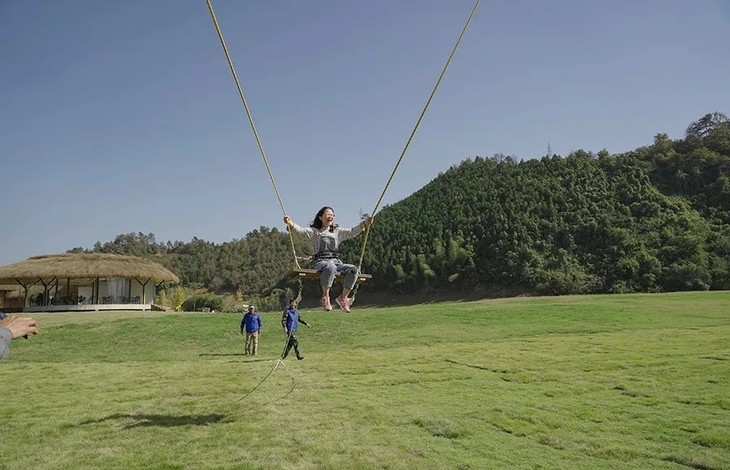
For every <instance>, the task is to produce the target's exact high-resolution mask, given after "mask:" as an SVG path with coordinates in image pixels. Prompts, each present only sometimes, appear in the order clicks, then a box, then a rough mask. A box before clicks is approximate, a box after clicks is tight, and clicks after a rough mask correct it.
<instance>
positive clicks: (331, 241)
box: [284, 206, 373, 312]
mask: <svg viewBox="0 0 730 470" xmlns="http://www.w3.org/2000/svg"><path fill="white" fill-rule="evenodd" d="M334 221H335V211H334V210H333V209H332V208H331V207H328V206H325V207H323V208H321V209H320V210H319V212H317V215H316V216H315V217H314V220H313V221H312V223H311V224H310V225H309V227H301V226H299V225H297V224H295V223H294V221H293V220H291V218H289V216H284V223H285V224H286V226H287V228H288V229H289V230H294V231H295V232H298V233H303V234H304V235H306V237H307V238H309V239H310V240H311V242H312V248H314V266H313V268H314V270H315V271H318V272H320V273H322V278H321V284H322V299H321V300H320V303H321V305H322V308H323V309H324V310H325V311H327V312H329V311H330V310H332V304H330V288H331V287H332V284H333V283H334V282H335V276H336V275H337V274H344V275H345V280H344V281H343V282H342V294H340V296H339V297H337V298H336V299H335V302H337V305H339V307H340V308H341V309H342V310H343V311H344V312H349V311H350V301H349V300H348V299H347V296H348V295H349V294H350V292H351V291H352V289H353V287H355V283H356V282H357V275H358V274H359V273H358V272H357V267H356V266H355V265H353V264H345V263H343V262H342V260H340V258H339V254H338V252H337V247H338V246H339V244H340V242H342V241H344V240H348V239H350V238H353V237H355V236H357V235H358V234H359V233H360V232H362V231H363V229H364V228H365V227H366V226H368V225H370V224H371V223H372V222H373V218H372V217H368V218H366V219H365V220H363V221H362V222H361V223H360V224H358V225H357V226H355V227H353V228H340V227H339V226H338V225H337V224H335V223H334Z"/></svg>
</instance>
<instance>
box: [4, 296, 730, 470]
mask: <svg viewBox="0 0 730 470" xmlns="http://www.w3.org/2000/svg"><path fill="white" fill-rule="evenodd" d="M357 307H358V306H357V305H356V306H355V309H354V310H353V313H352V314H349V315H348V314H343V313H340V312H332V313H325V312H320V311H310V310H305V311H303V312H302V316H303V317H304V318H305V319H306V320H307V321H308V322H309V323H310V324H311V325H312V328H311V329H306V328H304V329H303V331H301V334H300V344H301V348H302V352H303V354H304V355H305V356H306V358H305V360H303V361H296V360H295V359H294V358H293V357H291V356H290V358H289V359H287V360H286V361H284V362H282V363H281V364H280V365H279V367H278V368H276V370H274V371H273V373H271V375H270V376H269V377H268V378H267V379H266V380H264V381H263V382H261V381H262V379H264V377H265V376H266V375H267V374H268V373H269V372H270V371H271V370H272V368H273V367H274V366H275V365H276V358H277V357H278V355H279V353H280V351H281V348H282V346H283V342H284V339H285V337H284V334H283V332H282V331H281V327H280V324H279V320H280V313H278V312H272V313H264V314H263V315H262V317H263V321H264V332H263V333H262V336H261V353H260V355H259V356H257V357H255V358H254V357H248V356H244V355H243V354H242V353H243V339H242V337H241V336H239V335H238V325H239V320H240V315H233V314H193V313H185V314H162V313H129V312H124V313H122V312H115V313H75V314H38V315H35V316H36V318H38V319H39V320H40V323H41V327H42V334H41V335H39V336H36V337H33V338H31V339H30V340H29V341H23V340H16V341H14V342H13V344H12V349H11V354H10V356H9V357H8V358H6V359H5V360H4V361H2V362H0V389H1V390H2V397H3V400H2V403H1V406H0V432H1V434H0V468H2V469H6V468H7V469H16V468H17V469H46V468H49V469H50V468H53V469H82V468H97V469H110V468H118V469H128V468H165V469H167V468H185V469H200V468H216V469H217V468H243V469H247V468H251V469H254V468H255V469H259V468H260V469H277V468H281V469H340V468H343V469H344V468H347V469H350V468H355V469H357V468H363V469H369V468H389V469H428V468H433V469H452V468H454V469H467V468H469V469H485V468H567V469H574V468H591V469H595V468H598V469H600V468H604V469H609V468H610V469H647V468H666V469H683V468H697V469H730V292H711V293H678V294H661V295H659V294H657V295H615V296H570V297H544V298H517V299H505V300H487V301H478V302H455V303H453V302H452V303H437V304H426V305H419V306H410V307H393V308H357ZM292 356H293V354H292ZM259 384H260V386H259V387H258V388H257V389H256V390H255V391H253V393H250V394H249V395H248V396H246V395H247V394H248V393H249V392H250V391H251V390H252V389H253V388H254V387H256V386H257V385H259Z"/></svg>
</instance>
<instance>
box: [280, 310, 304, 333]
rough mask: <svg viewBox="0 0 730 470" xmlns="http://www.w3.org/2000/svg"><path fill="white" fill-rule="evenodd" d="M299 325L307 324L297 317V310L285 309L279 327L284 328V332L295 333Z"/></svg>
mask: <svg viewBox="0 0 730 470" xmlns="http://www.w3.org/2000/svg"><path fill="white" fill-rule="evenodd" d="M299 323H303V324H305V325H306V324H307V322H305V321H304V319H303V318H301V317H299V310H297V309H295V308H291V307H289V308H287V309H286V311H285V312H284V315H282V316H281V325H282V326H283V327H284V328H286V331H289V332H292V333H296V331H297V330H298V329H299ZM307 326H309V325H307Z"/></svg>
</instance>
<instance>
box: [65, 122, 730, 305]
mask: <svg viewBox="0 0 730 470" xmlns="http://www.w3.org/2000/svg"><path fill="white" fill-rule="evenodd" d="M362 238H363V237H358V238H357V239H355V240H352V241H348V242H346V243H345V244H344V246H343V249H342V252H343V258H344V259H346V260H348V261H350V262H355V263H356V262H357V260H358V259H359V256H360V250H361V245H360V243H362ZM81 250H83V249H81V248H76V249H74V250H73V251H81ZM93 251H101V252H113V253H124V254H130V255H136V256H143V257H150V258H154V259H156V260H157V261H158V262H160V263H162V264H163V265H165V266H167V267H169V268H170V269H172V270H174V271H175V272H176V273H177V274H178V275H179V277H180V279H181V282H182V283H183V285H188V286H199V287H204V288H207V289H208V290H210V291H213V292H218V293H224V292H227V293H232V292H236V291H238V292H244V293H247V294H255V295H260V294H262V293H265V292H269V291H270V289H271V288H272V286H275V285H276V284H277V282H279V281H280V277H281V274H282V273H284V272H286V271H287V270H289V269H290V268H291V266H292V254H291V248H290V246H289V238H288V235H287V234H286V233H285V232H280V231H279V230H277V229H276V228H273V229H269V228H266V227H261V228H259V229H258V230H254V231H253V232H251V233H249V234H247V235H246V236H245V237H244V238H242V239H239V240H233V241H231V242H226V243H223V244H214V243H210V242H206V241H204V240H200V239H197V238H194V239H193V240H192V241H190V242H187V243H183V242H179V241H178V242H165V243H158V242H157V241H156V240H155V238H154V235H153V234H148V235H145V234H142V233H138V234H124V235H119V236H117V237H116V238H115V240H113V241H111V242H107V243H103V244H102V243H100V242H97V244H96V245H95V246H94V248H93ZM297 251H298V252H299V253H305V254H306V253H307V246H306V244H305V243H304V242H303V240H297ZM363 268H364V270H365V271H367V272H370V273H372V274H373V280H372V282H371V283H370V284H369V285H368V291H381V292H395V293H417V292H423V291H424V290H426V289H428V290H436V291H437V290H439V289H449V290H464V289H468V290H474V289H477V290H478V291H480V292H482V293H483V294H484V295H493V294H494V293H499V292H502V293H506V292H510V293H539V294H568V293H603V292H659V291H676V290H706V289H730V120H728V118H727V117H726V116H725V115H723V114H720V113H713V114H707V115H706V116H704V117H702V118H701V119H699V120H698V121H696V122H694V123H692V124H691V125H690V126H689V127H688V128H687V131H686V135H685V137H684V138H683V139H678V140H672V139H670V138H669V137H668V136H667V135H666V134H658V135H657V136H656V137H655V139H654V142H653V144H651V145H648V146H646V147H642V148H639V149H636V150H634V151H631V152H627V153H624V154H617V155H611V154H609V153H608V152H607V151H605V150H604V151H601V152H599V153H598V154H594V153H591V152H585V151H582V150H581V151H576V152H573V153H571V154H570V155H568V156H566V157H561V156H557V155H548V156H545V157H543V158H542V159H533V160H525V161H517V160H516V159H514V158H512V157H504V156H495V157H491V158H482V157H476V158H474V159H469V160H465V161H463V162H462V163H460V164H459V165H455V166H453V167H451V168H449V169H448V170H447V171H445V172H443V173H442V174H440V175H438V177H436V178H435V179H434V180H433V181H431V182H430V183H429V184H427V185H426V186H424V187H423V188H421V189H420V190H419V191H417V192H415V193H414V194H412V195H411V196H409V197H408V198H406V199H404V200H402V201H400V202H398V203H396V204H393V205H391V206H386V207H384V208H383V209H382V211H381V212H380V213H379V214H377V218H376V223H375V224H374V225H373V227H372V230H371V232H370V235H369V241H368V245H367V250H366V254H365V258H364V263H363ZM279 285H280V286H281V284H279Z"/></svg>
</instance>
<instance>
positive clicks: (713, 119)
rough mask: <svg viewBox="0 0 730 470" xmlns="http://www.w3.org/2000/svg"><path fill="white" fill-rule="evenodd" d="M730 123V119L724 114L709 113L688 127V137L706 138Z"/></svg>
mask: <svg viewBox="0 0 730 470" xmlns="http://www.w3.org/2000/svg"><path fill="white" fill-rule="evenodd" d="M729 123H730V119H728V117H727V116H725V115H724V114H723V113H718V112H714V113H707V114H705V115H704V116H702V117H701V118H700V119H698V120H697V121H695V122H693V123H692V124H690V125H689V127H687V131H686V132H685V135H686V137H705V136H706V135H707V134H709V133H710V132H711V131H712V130H713V129H717V128H718V127H721V126H726V125H728V124H729Z"/></svg>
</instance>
